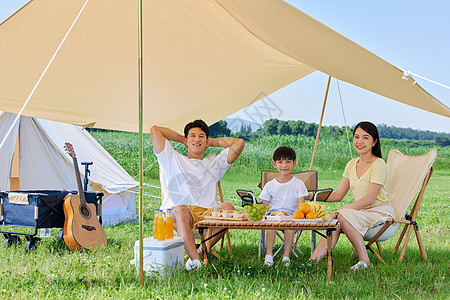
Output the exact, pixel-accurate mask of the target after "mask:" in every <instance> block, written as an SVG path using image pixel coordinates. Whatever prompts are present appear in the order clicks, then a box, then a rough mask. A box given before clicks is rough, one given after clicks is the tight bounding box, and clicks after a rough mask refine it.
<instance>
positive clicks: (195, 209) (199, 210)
mask: <svg viewBox="0 0 450 300" xmlns="http://www.w3.org/2000/svg"><path fill="white" fill-rule="evenodd" d="M186 206H187V207H189V210H190V211H191V215H192V219H193V223H192V226H191V228H193V227H194V224H195V223H197V222H198V221H199V218H198V216H200V215H205V216H209V215H211V212H212V211H213V210H214V207H211V208H205V207H200V206H196V205H186ZM174 207H175V206H174ZM174 207H172V209H173V208H174Z"/></svg>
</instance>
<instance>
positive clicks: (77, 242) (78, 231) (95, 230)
mask: <svg viewBox="0 0 450 300" xmlns="http://www.w3.org/2000/svg"><path fill="white" fill-rule="evenodd" d="M64 148H65V149H66V151H67V152H68V153H69V155H70V156H71V157H72V159H73V165H74V168H75V176H76V178H77V185H78V195H73V194H71V193H69V194H68V195H67V196H66V198H65V199H64V204H63V208H64V228H63V237H64V242H65V243H66V245H67V247H68V248H69V249H70V250H78V249H81V248H86V249H90V250H98V249H99V248H100V247H104V246H106V235H105V232H104V231H103V227H102V226H101V225H100V222H99V221H98V219H97V210H96V208H95V205H94V204H92V203H87V202H86V197H85V194H84V190H83V186H82V185H81V177H80V172H79V170H78V162H77V157H76V155H75V151H74V150H73V146H72V145H71V144H70V143H65V146H64Z"/></svg>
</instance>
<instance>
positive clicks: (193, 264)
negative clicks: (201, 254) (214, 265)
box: [186, 258, 202, 271]
mask: <svg viewBox="0 0 450 300" xmlns="http://www.w3.org/2000/svg"><path fill="white" fill-rule="evenodd" d="M201 267H202V264H201V263H200V260H198V259H194V260H191V259H190V258H188V260H187V262H186V270H188V271H190V270H199V269H200V268H201Z"/></svg>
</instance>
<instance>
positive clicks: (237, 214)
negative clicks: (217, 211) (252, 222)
mask: <svg viewBox="0 0 450 300" xmlns="http://www.w3.org/2000/svg"><path fill="white" fill-rule="evenodd" d="M244 213H245V211H235V212H234V213H233V218H236V219H242V218H243V217H244Z"/></svg>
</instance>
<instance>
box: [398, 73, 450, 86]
mask: <svg viewBox="0 0 450 300" xmlns="http://www.w3.org/2000/svg"><path fill="white" fill-rule="evenodd" d="M399 69H400V68H399ZM400 70H402V69H400ZM402 71H403V76H402V79H403V80H408V78H410V77H411V76H416V77H418V78H420V79H423V80H426V81H428V82H431V83H434V84H437V85H439V86H441V87H444V88H446V89H449V90H450V87H449V86H446V85H445V84H442V83H439V82H436V81H434V80H431V79H428V78H425V77H423V76H420V75H417V74H415V73H412V72H411V71H405V70H402ZM411 78H412V80H413V81H414V82H413V85H415V84H416V82H417V81H416V80H415V79H414V78H413V77H411Z"/></svg>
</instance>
